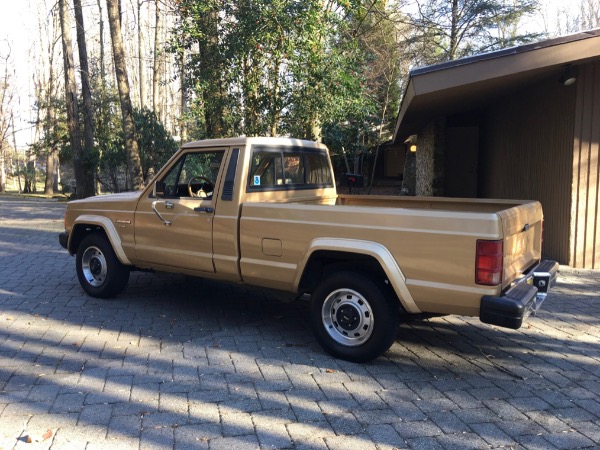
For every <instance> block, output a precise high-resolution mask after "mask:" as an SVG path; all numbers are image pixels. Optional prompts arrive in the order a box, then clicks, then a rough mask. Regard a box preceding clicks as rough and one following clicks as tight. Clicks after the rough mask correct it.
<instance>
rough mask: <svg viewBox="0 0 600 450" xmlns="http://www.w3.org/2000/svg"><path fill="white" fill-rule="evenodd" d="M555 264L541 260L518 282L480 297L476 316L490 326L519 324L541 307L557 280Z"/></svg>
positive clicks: (514, 326)
mask: <svg viewBox="0 0 600 450" xmlns="http://www.w3.org/2000/svg"><path fill="white" fill-rule="evenodd" d="M557 275H558V263H557V262H555V261H550V260H546V261H542V262H540V264H538V265H537V266H536V267H534V268H533V270H531V271H530V272H529V274H527V276H525V277H524V278H522V279H520V280H519V282H518V283H517V284H515V285H514V286H513V287H511V288H510V289H509V290H508V291H506V292H505V293H504V294H503V295H501V296H498V297H496V296H492V295H485V296H483V297H482V298H481V307H480V312H479V319H480V320H481V321H482V322H484V323H489V324H490V325H497V326H500V327H506V328H512V329H514V330H516V329H518V328H520V327H521V325H522V324H523V321H524V320H525V319H527V317H528V316H529V315H530V314H534V315H535V313H536V312H537V310H538V309H539V308H540V306H541V305H542V303H543V302H544V300H545V299H546V296H547V295H548V291H549V290H550V288H552V287H553V286H554V284H555V283H556V278H557Z"/></svg>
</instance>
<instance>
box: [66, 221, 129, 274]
mask: <svg viewBox="0 0 600 450" xmlns="http://www.w3.org/2000/svg"><path fill="white" fill-rule="evenodd" d="M77 225H97V226H99V227H101V228H102V229H103V230H104V232H105V233H106V236H107V237H108V240H109V241H110V245H111V246H112V248H113V250H114V251H115V254H116V255H117V258H119V261H121V263H123V264H125V265H131V262H130V261H129V258H127V256H126V255H125V252H124V251H123V246H122V245H121V237H120V236H119V233H117V229H116V228H115V226H114V224H113V223H112V221H111V220H110V219H109V218H108V217H104V216H94V215H90V214H84V215H81V216H79V217H77V219H75V222H74V223H73V229H74V228H75V226H77ZM72 237H73V233H71V234H70V235H69V243H68V248H69V252H71V239H72Z"/></svg>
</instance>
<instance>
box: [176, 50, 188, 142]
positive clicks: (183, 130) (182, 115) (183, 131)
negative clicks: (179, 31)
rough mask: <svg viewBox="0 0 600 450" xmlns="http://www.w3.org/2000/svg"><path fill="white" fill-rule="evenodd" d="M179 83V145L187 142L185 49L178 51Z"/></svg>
mask: <svg viewBox="0 0 600 450" xmlns="http://www.w3.org/2000/svg"><path fill="white" fill-rule="evenodd" d="M178 57H179V81H180V83H181V98H180V103H179V126H180V128H179V136H180V138H181V143H184V142H186V141H187V120H186V114H187V83H186V80H185V49H181V50H179V54H178Z"/></svg>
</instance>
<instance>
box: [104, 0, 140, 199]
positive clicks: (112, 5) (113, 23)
mask: <svg viewBox="0 0 600 450" xmlns="http://www.w3.org/2000/svg"><path fill="white" fill-rule="evenodd" d="M106 5H107V9H108V25H109V28H110V37H111V41H112V49H113V60H114V65H115V72H116V76H117V88H118V90H119V99H120V101H121V115H122V118H123V134H124V137H125V151H126V153H127V165H128V171H129V180H128V181H129V183H128V187H132V188H133V189H136V190H137V189H142V188H143V187H144V177H143V175H142V165H141V161H140V153H139V149H138V144H137V141H136V139H135V122H134V120H133V110H132V106H131V97H130V95H129V81H128V78H127V66H126V63H125V51H124V50H123V38H122V36H121V18H120V15H119V0H106Z"/></svg>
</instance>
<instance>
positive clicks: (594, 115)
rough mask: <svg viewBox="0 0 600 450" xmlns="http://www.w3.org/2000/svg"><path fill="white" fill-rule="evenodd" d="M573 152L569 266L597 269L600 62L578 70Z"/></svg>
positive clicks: (599, 252)
mask: <svg viewBox="0 0 600 450" xmlns="http://www.w3.org/2000/svg"><path fill="white" fill-rule="evenodd" d="M576 105H577V106H576V113H575V127H574V130H575V136H574V146H573V147H574V148H573V163H572V167H573V186H572V195H573V203H572V207H571V247H570V252H571V253H570V265H572V266H573V267H581V268H588V269H598V268H600V223H598V222H599V221H598V215H599V206H600V201H599V197H600V186H599V183H600V162H599V156H600V62H596V63H594V64H587V65H585V66H583V67H579V73H578V76H577V103H576Z"/></svg>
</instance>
